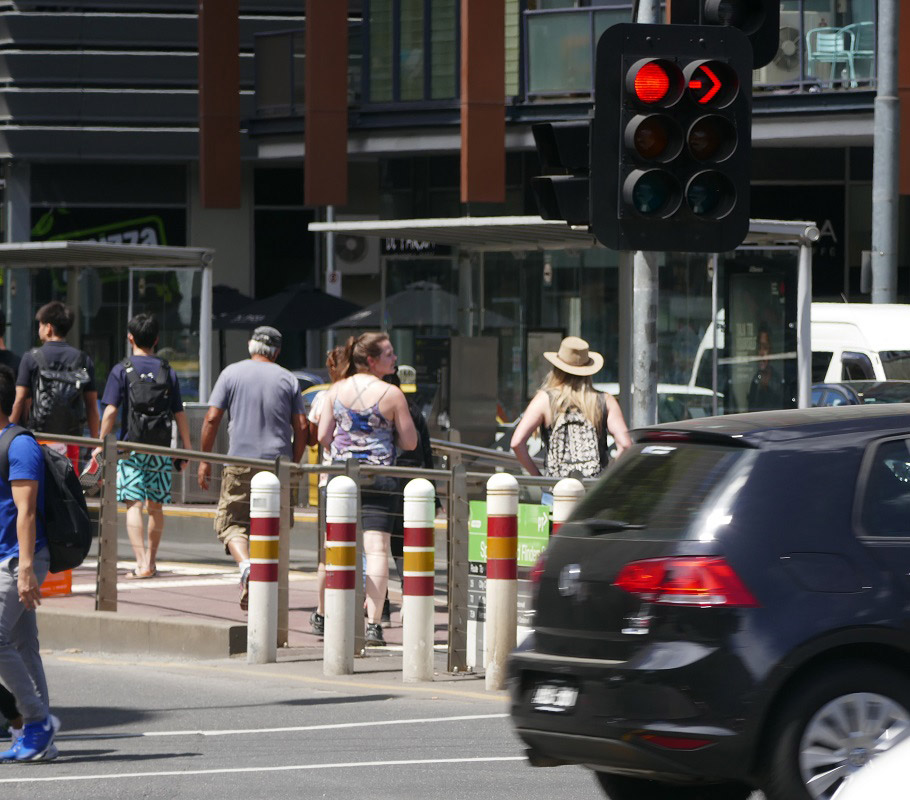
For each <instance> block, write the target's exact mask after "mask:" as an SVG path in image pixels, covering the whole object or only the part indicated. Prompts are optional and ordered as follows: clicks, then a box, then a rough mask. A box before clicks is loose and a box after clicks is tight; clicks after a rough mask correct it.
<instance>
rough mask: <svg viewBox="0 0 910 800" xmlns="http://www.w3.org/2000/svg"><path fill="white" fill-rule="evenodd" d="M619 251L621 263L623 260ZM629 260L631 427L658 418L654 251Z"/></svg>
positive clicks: (645, 18)
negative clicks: (630, 278) (630, 281)
mask: <svg viewBox="0 0 910 800" xmlns="http://www.w3.org/2000/svg"><path fill="white" fill-rule="evenodd" d="M635 21H636V22H638V23H644V24H649V23H657V22H659V21H660V0H640V2H639V4H638V16H637V18H636V20H635ZM623 255H625V254H621V256H620V263H622V261H623V259H622V256H623ZM630 260H631V262H632V320H631V323H632V330H631V336H629V339H630V340H631V342H632V363H631V375H630V378H631V382H632V386H631V389H632V391H631V394H630V397H629V408H630V412H631V413H630V414H629V424H630V427H633V428H640V427H642V426H644V425H653V424H655V423H656V422H657V302H658V294H657V253H651V252H641V251H639V252H636V253H633V254H632V258H631V259H630Z"/></svg>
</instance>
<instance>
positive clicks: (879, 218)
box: [872, 0, 900, 303]
mask: <svg viewBox="0 0 910 800" xmlns="http://www.w3.org/2000/svg"><path fill="white" fill-rule="evenodd" d="M899 5H900V4H899V3H897V2H895V0H884V2H879V4H878V26H877V29H878V54H877V65H878V66H877V79H878V89H877V91H876V93H875V106H874V108H875V132H874V137H873V158H872V302H873V303H893V302H895V301H896V300H897V236H898V233H897V212H898V191H899V188H898V157H899V153H900V149H899V148H900V141H899V137H900V116H899V115H900V107H899V100H898V96H897V40H898V27H897V26H898V16H899V11H898V7H899Z"/></svg>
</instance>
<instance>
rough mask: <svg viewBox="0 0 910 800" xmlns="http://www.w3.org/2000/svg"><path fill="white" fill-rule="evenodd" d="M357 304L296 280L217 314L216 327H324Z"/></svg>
mask: <svg viewBox="0 0 910 800" xmlns="http://www.w3.org/2000/svg"><path fill="white" fill-rule="evenodd" d="M359 309H360V306H358V305H357V304H356V303H351V302H350V301H348V300H342V299H341V298H340V297H335V296H333V295H330V294H327V293H326V292H323V291H322V290H321V289H317V288H315V287H314V286H313V285H312V284H309V283H295V284H293V285H291V286H289V287H287V288H286V289H283V290H282V291H280V292H278V293H277V294H273V295H271V296H270V297H264V298H262V299H261V300H253V301H251V302H250V303H248V304H245V305H243V306H240V307H239V308H235V309H234V310H232V311H230V312H228V313H225V314H221V315H219V316H216V317H215V319H214V320H213V322H212V324H213V325H214V327H215V328H222V329H223V328H234V329H238V328H239V329H246V330H252V329H253V328H255V327H257V326H259V325H271V326H272V327H273V328H278V330H280V331H281V332H282V333H285V332H288V331H306V330H313V329H320V328H326V327H328V326H329V325H331V324H332V323H333V322H335V321H336V320H338V319H340V318H341V317H344V316H347V315H348V314H351V313H353V312H355V311H358V310H359Z"/></svg>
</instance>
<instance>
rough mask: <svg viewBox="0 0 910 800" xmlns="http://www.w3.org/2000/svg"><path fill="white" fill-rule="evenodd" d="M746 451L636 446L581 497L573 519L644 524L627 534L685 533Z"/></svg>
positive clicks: (662, 445)
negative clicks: (641, 527) (640, 528)
mask: <svg viewBox="0 0 910 800" xmlns="http://www.w3.org/2000/svg"><path fill="white" fill-rule="evenodd" d="M746 453H747V451H746V450H744V449H739V448H731V447H721V446H710V445H693V444H681V445H675V444H673V445H665V444H660V445H655V444H648V443H642V444H636V445H633V446H632V448H631V449H630V450H629V452H628V453H625V454H624V455H623V457H622V458H620V459H618V460H617V461H616V462H615V464H614V465H613V466H612V467H611V469H610V470H609V471H608V472H607V474H606V475H605V476H604V478H603V479H602V480H601V481H600V483H598V484H597V485H596V486H595V487H594V488H593V489H591V491H590V492H589V493H588V494H587V495H586V496H585V497H584V498H583V499H582V500H581V502H580V503H579V504H578V506H577V507H576V510H575V511H574V512H573V514H572V517H573V519H588V518H592V517H593V518H595V519H610V520H618V521H621V522H626V523H628V524H630V525H641V526H644V528H643V529H642V530H641V531H636V530H624V531H622V536H623V537H625V538H629V537H635V536H649V535H653V534H655V533H659V534H660V535H664V536H666V535H668V534H669V535H670V536H674V537H677V538H682V537H684V536H685V535H686V534H687V533H688V531H689V528H690V527H691V525H692V523H693V522H694V521H695V520H696V518H697V517H698V516H699V515H700V512H701V511H702V509H703V507H704V505H705V502H706V500H707V498H708V496H709V495H710V494H711V493H712V492H713V491H714V490H715V489H717V488H718V487H719V486H720V485H721V483H723V482H725V481H726V480H729V479H730V478H731V474H732V470H733V467H734V465H735V464H736V463H737V462H738V461H739V460H740V459H741V458H742V457H743V456H744V455H745V454H746Z"/></svg>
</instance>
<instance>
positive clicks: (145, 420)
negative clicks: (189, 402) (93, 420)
mask: <svg viewBox="0 0 910 800" xmlns="http://www.w3.org/2000/svg"><path fill="white" fill-rule="evenodd" d="M160 361H161V365H160V366H159V367H158V374H157V375H155V376H152V375H150V374H143V375H140V374H139V372H138V371H137V370H136V368H135V367H134V366H133V362H132V361H130V360H129V358H124V359H123V361H122V362H121V363H122V364H123V371H124V372H125V373H126V379H127V392H128V394H129V415H128V419H127V423H126V438H127V439H128V440H129V441H131V442H141V443H142V444H154V445H159V446H160V447H169V446H170V444H171V423H172V422H173V421H174V412H173V411H171V382H170V370H171V368H170V365H169V364H168V363H167V361H165V360H164V359H163V358H162V359H160Z"/></svg>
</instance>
